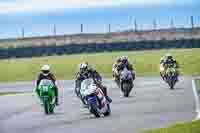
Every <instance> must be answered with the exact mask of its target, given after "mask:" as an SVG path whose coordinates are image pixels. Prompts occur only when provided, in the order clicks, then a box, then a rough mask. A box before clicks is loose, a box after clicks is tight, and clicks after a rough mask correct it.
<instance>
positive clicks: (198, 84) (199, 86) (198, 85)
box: [196, 80, 200, 94]
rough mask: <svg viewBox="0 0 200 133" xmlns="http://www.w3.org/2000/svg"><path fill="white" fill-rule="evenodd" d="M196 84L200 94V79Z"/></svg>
mask: <svg viewBox="0 0 200 133" xmlns="http://www.w3.org/2000/svg"><path fill="white" fill-rule="evenodd" d="M196 85H197V90H198V93H199V94H200V80H196Z"/></svg>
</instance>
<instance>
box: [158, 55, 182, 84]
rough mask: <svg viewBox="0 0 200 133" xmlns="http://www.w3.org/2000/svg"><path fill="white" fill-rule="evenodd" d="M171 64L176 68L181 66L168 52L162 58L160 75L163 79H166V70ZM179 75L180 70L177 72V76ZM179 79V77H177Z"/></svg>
mask: <svg viewBox="0 0 200 133" xmlns="http://www.w3.org/2000/svg"><path fill="white" fill-rule="evenodd" d="M169 65H172V66H173V67H174V68H176V70H177V69H178V68H179V65H178V62H177V61H176V60H175V59H173V56H172V55H171V54H169V53H168V54H166V55H165V56H164V57H162V58H161V60H160V76H161V77H162V79H163V80H165V76H166V70H167V68H168V67H169ZM178 76H179V71H178V70H177V72H176V77H178ZM177 81H178V78H177Z"/></svg>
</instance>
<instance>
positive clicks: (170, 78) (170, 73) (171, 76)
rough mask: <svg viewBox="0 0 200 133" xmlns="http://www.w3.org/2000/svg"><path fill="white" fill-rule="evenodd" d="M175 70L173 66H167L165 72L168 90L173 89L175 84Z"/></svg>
mask: <svg viewBox="0 0 200 133" xmlns="http://www.w3.org/2000/svg"><path fill="white" fill-rule="evenodd" d="M177 78H178V77H177V70H176V68H175V67H173V66H169V67H168V68H167V70H166V82H167V84H168V85H169V87H170V89H174V86H175V84H176V82H177Z"/></svg>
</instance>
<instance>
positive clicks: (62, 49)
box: [0, 39, 200, 59]
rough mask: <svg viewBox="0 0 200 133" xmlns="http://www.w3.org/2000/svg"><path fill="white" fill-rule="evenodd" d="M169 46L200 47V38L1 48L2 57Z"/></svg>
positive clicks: (0, 54)
mask: <svg viewBox="0 0 200 133" xmlns="http://www.w3.org/2000/svg"><path fill="white" fill-rule="evenodd" d="M168 48H200V39H182V40H171V41H168V40H159V41H140V42H119V43H103V44H70V45H59V46H57V45H51V46H37V47H36V46H31V47H18V48H1V49H0V59H5V58H13V57H14V58H22V57H37V56H50V55H63V54H77V53H92V52H108V51H130V50H150V49H168Z"/></svg>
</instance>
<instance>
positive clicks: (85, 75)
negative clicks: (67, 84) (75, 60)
mask: <svg viewBox="0 0 200 133" xmlns="http://www.w3.org/2000/svg"><path fill="white" fill-rule="evenodd" d="M89 78H91V79H93V81H94V83H95V84H96V85H97V87H99V88H101V90H102V91H103V93H104V95H105V96H106V99H107V100H108V101H109V102H112V100H111V98H110V97H109V96H108V94H107V88H106V87H105V86H103V85H102V77H101V76H100V74H99V73H98V72H97V71H96V70H95V69H93V68H92V67H90V66H89V65H88V62H83V63H81V64H80V66H79V71H78V72H77V74H76V80H79V81H81V82H82V81H83V80H85V79H89ZM75 87H79V86H77V84H76V86H75Z"/></svg>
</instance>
